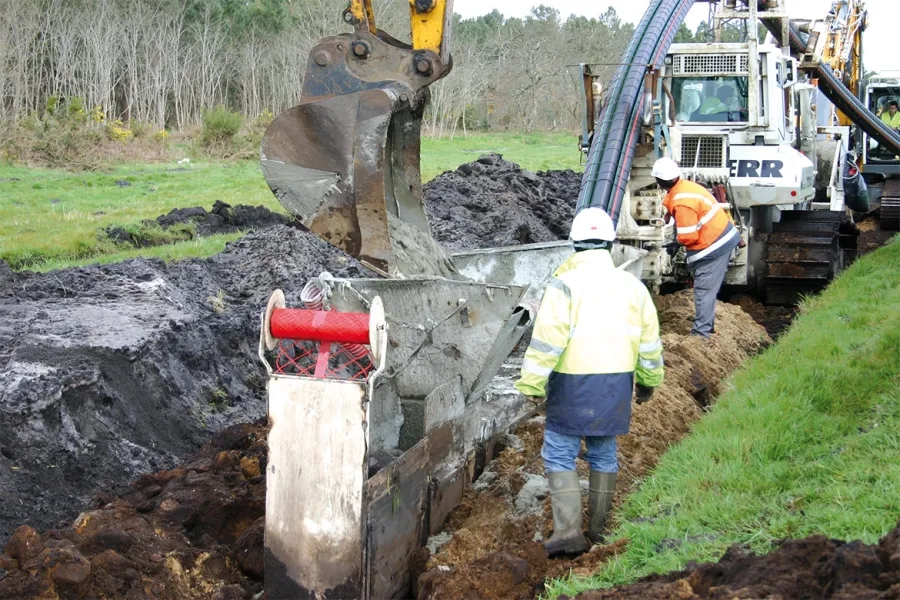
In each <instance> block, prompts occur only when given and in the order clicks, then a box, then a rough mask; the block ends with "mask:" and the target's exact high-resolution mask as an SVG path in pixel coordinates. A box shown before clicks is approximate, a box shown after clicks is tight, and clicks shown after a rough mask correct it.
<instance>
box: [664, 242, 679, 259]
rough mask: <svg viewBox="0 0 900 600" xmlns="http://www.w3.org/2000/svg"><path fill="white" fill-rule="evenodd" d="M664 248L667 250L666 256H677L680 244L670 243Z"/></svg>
mask: <svg viewBox="0 0 900 600" xmlns="http://www.w3.org/2000/svg"><path fill="white" fill-rule="evenodd" d="M663 248H665V249H666V254H668V255H669V256H675V255H676V254H678V242H669V243H668V244H666V245H665V246H663Z"/></svg>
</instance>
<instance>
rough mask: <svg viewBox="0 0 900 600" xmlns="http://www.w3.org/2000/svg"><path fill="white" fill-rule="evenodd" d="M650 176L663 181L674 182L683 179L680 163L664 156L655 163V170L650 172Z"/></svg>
mask: <svg viewBox="0 0 900 600" xmlns="http://www.w3.org/2000/svg"><path fill="white" fill-rule="evenodd" d="M650 174H651V175H653V176H654V177H656V178H657V179H662V180H663V181H673V180H675V179H679V178H680V177H681V169H680V168H679V167H678V163H676V162H675V161H674V160H672V159H671V158H669V157H668V156H664V157H662V158H660V159H659V160H657V161H656V162H655V163H653V170H652V171H650Z"/></svg>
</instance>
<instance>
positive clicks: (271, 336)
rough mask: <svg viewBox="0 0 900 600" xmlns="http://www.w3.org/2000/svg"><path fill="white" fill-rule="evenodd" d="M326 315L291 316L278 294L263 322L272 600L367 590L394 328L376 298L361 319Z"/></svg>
mask: <svg viewBox="0 0 900 600" xmlns="http://www.w3.org/2000/svg"><path fill="white" fill-rule="evenodd" d="M322 308H323V307H322V306H321V305H319V306H318V307H316V309H311V308H307V309H291V308H286V307H285V298H284V294H283V293H282V292H281V290H276V291H275V292H274V293H273V294H272V296H271V298H270V300H269V304H268V306H267V307H266V311H265V313H264V314H263V317H262V327H261V332H260V342H259V355H260V358H261V360H262V362H263V364H264V365H265V368H266V370H267V371H268V373H269V381H268V415H269V435H268V459H267V460H268V462H267V466H266V525H265V559H264V560H265V569H266V593H267V597H268V598H271V599H273V600H276V599H284V600H287V599H293V598H310V597H313V598H316V597H341V598H350V597H353V598H361V597H363V591H364V590H365V589H366V585H367V581H366V577H367V569H366V566H365V565H366V555H365V548H366V536H367V521H366V515H367V505H366V503H367V497H366V482H367V480H368V453H369V427H368V422H369V419H370V417H369V406H370V405H371V403H372V398H373V394H374V389H375V384H376V382H377V380H378V377H379V376H380V375H381V373H382V372H383V371H384V365H385V359H386V356H387V333H388V329H387V324H386V322H385V319H384V311H383V309H382V304H381V300H380V299H379V298H373V299H372V302H370V304H369V309H368V310H367V311H366V312H364V313H353V314H339V313H336V312H333V311H324V310H322ZM313 499H314V500H313Z"/></svg>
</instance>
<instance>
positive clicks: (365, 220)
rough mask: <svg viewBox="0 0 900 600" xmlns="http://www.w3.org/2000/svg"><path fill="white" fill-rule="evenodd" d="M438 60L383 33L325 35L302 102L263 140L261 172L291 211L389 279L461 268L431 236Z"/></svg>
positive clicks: (312, 61) (310, 68) (442, 273)
mask: <svg viewBox="0 0 900 600" xmlns="http://www.w3.org/2000/svg"><path fill="white" fill-rule="evenodd" d="M417 56H418V57H419V58H427V60H428V61H430V62H427V64H426V63H423V62H421V61H420V60H418V59H416V57H417ZM439 60H440V59H439V58H438V57H437V56H436V55H431V56H426V55H425V54H422V53H418V54H417V53H414V52H413V51H412V50H410V49H409V48H408V47H404V46H403V45H402V44H401V43H400V42H397V41H396V40H393V38H390V36H387V35H386V34H384V33H382V32H378V35H372V34H370V33H368V32H365V31H357V32H356V34H354V35H353V36H347V35H342V36H334V37H329V38H326V39H324V40H323V41H322V42H321V43H319V44H318V45H317V46H316V47H315V48H313V49H312V51H311V52H310V57H309V62H308V65H307V72H306V79H305V81H304V87H303V94H302V96H301V103H300V104H299V105H298V106H295V107H294V108H292V109H290V110H288V111H286V112H285V113H283V114H281V115H279V116H278V117H277V118H276V119H275V120H274V121H273V122H272V124H271V125H270V126H269V128H268V129H267V130H266V133H265V136H264V137H263V141H262V147H261V157H260V158H261V163H262V170H263V174H264V176H265V178H266V181H267V182H268V184H269V187H270V188H271V189H272V192H273V193H274V194H275V196H276V197H277V198H278V199H279V201H280V202H281V203H282V204H283V205H284V206H285V208H287V209H288V210H289V211H290V212H291V213H292V214H294V215H295V216H297V217H298V218H299V219H300V221H301V222H302V223H303V224H304V225H305V226H307V227H309V229H310V230H311V231H312V232H313V233H315V234H316V235H318V236H319V237H321V238H322V239H324V240H325V241H327V242H329V243H330V244H332V245H334V246H336V247H338V248H340V249H341V250H343V251H344V252H347V253H348V254H350V255H351V256H354V257H356V258H358V259H360V261H361V262H363V263H365V264H366V265H367V266H369V267H371V268H372V269H374V270H376V271H378V272H380V273H382V274H384V275H387V276H391V277H398V276H399V277H413V276H443V277H449V276H452V274H453V269H452V267H451V265H450V262H449V260H448V259H447V257H446V256H445V255H444V253H443V251H442V250H441V248H440V247H439V246H438V244H437V242H435V240H434V239H433V238H432V237H431V231H430V228H429V226H428V219H427V218H426V216H425V210H424V208H423V203H422V177H421V172H420V167H419V161H420V158H419V151H420V131H421V125H422V114H423V113H424V110H425V106H426V105H427V102H428V91H427V86H428V85H430V84H431V83H433V82H434V81H436V80H437V79H439V78H440V77H442V76H443V75H446V73H447V72H449V68H450V67H449V65H447V66H446V67H440V69H438V67H439V66H440V65H438V64H436V63H439ZM429 65H430V66H429Z"/></svg>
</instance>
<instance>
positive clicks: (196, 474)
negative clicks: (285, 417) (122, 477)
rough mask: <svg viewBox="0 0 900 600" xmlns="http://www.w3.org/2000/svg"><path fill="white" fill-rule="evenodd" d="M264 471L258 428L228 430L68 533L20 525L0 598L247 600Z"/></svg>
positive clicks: (259, 552)
mask: <svg viewBox="0 0 900 600" xmlns="http://www.w3.org/2000/svg"><path fill="white" fill-rule="evenodd" d="M265 468H266V428H265V421H260V422H257V423H255V424H253V425H236V426H233V427H230V428H228V429H226V430H224V431H222V432H221V433H219V434H218V435H216V436H215V437H214V438H213V439H212V441H211V442H210V443H209V444H208V445H206V446H205V447H204V448H203V449H202V450H201V451H200V452H198V453H197V454H196V455H194V457H193V458H191V459H190V460H189V461H188V462H186V463H185V464H183V465H181V466H180V467H179V468H176V469H172V470H169V471H161V472H159V473H156V474H153V475H145V476H143V477H141V478H140V479H139V480H138V481H136V482H135V483H134V484H133V485H132V486H131V490H129V491H128V492H127V493H125V494H124V495H123V496H122V497H121V498H119V499H112V498H110V497H98V499H97V505H96V508H95V509H94V510H88V511H86V512H84V513H82V514H81V515H79V516H78V518H77V519H76V520H75V521H74V522H73V523H72V524H71V525H69V526H68V527H65V528H63V529H60V530H58V531H50V532H47V533H44V534H42V535H41V534H38V533H37V532H36V531H35V530H34V529H32V528H31V527H28V526H27V525H23V526H21V527H19V528H18V529H17V530H16V532H15V533H14V534H13V536H12V538H11V539H10V541H9V543H8V544H7V545H6V553H5V554H0V599H2V600H13V599H15V600H21V599H23V598H57V597H60V598H135V599H137V598H147V599H150V598H153V599H156V600H182V599H183V600H193V599H196V600H201V599H203V600H209V599H214V600H239V599H244V598H249V597H250V595H251V594H254V593H256V592H258V591H259V590H261V589H262V583H261V580H262V574H263V519H262V516H263V513H264V511H265V505H266V501H265V476H264V475H263V474H262V473H264V472H265Z"/></svg>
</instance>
